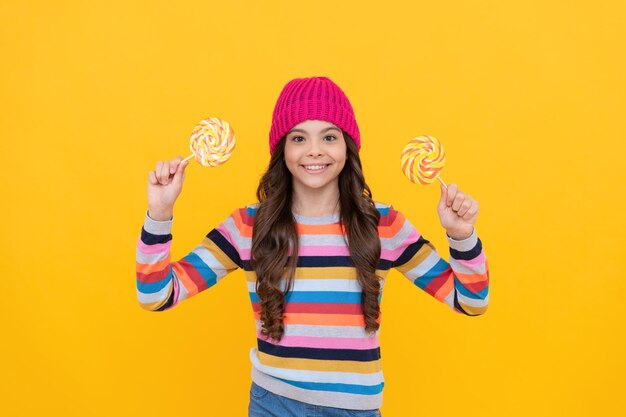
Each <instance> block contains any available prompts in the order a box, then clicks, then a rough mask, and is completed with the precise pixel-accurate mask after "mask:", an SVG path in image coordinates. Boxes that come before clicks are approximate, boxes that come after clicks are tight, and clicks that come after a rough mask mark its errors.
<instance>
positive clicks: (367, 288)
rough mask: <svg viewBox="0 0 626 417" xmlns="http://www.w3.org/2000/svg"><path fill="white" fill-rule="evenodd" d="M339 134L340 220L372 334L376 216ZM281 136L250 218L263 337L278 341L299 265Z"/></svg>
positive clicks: (355, 157)
mask: <svg viewBox="0 0 626 417" xmlns="http://www.w3.org/2000/svg"><path fill="white" fill-rule="evenodd" d="M343 136H344V138H345V141H346V157H347V158H346V164H345V166H344V168H343V169H342V171H341V173H340V174H339V203H340V218H339V221H340V224H341V225H343V231H344V240H346V237H347V241H346V244H348V247H349V250H350V257H351V259H352V262H353V264H354V266H355V267H356V270H357V275H358V278H357V279H358V282H359V284H360V285H361V288H362V295H361V308H362V310H363V315H364V320H365V331H367V332H368V333H370V334H372V333H375V332H376V331H377V330H378V328H379V327H380V324H379V323H378V322H377V321H376V320H377V319H378V317H379V314H380V305H379V303H378V297H379V295H380V279H381V278H380V277H379V276H377V275H376V269H377V267H378V263H379V260H380V240H379V237H378V222H379V220H380V213H379V211H378V209H377V208H376V206H375V204H374V200H373V199H372V192H371V191H370V188H369V187H368V185H367V184H366V183H365V178H364V177H363V169H362V166H361V159H360V158H359V153H358V149H357V147H356V144H355V143H354V142H353V140H352V138H350V136H349V135H348V134H347V133H346V132H345V131H344V132H343ZM285 137H286V136H285ZM285 137H283V138H282V139H281V140H280V142H279V143H278V145H277V146H276V148H275V150H274V152H273V154H272V156H271V158H270V162H269V166H268V168H267V170H266V172H265V173H264V174H263V176H262V177H261V180H260V181H259V186H258V188H257V192H256V196H257V199H258V200H259V206H258V208H257V211H256V214H255V216H254V227H253V231H252V252H251V256H250V258H251V259H250V266H251V267H252V268H253V269H254V271H255V273H256V277H257V280H256V287H255V288H256V293H257V296H258V297H259V304H260V308H261V322H262V324H263V325H262V329H261V334H262V335H264V336H268V335H269V336H271V338H272V339H274V340H276V341H280V340H281V339H282V336H283V334H284V325H283V313H284V307H285V296H286V294H287V293H288V292H289V291H291V290H292V288H293V280H294V275H295V269H296V266H297V262H298V233H297V229H296V221H295V218H294V216H293V213H292V211H291V205H292V198H293V189H292V176H291V172H290V171H289V169H288V168H287V165H286V164H285V161H284V159H283V156H284V152H285V143H286V140H285ZM290 245H291V247H292V250H291V252H290ZM285 275H286V277H287V281H286V282H287V289H286V291H285V292H284V293H283V291H282V288H283V285H282V282H281V280H282V279H283V278H284V276H285Z"/></svg>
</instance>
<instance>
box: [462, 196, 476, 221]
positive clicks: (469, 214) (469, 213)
mask: <svg viewBox="0 0 626 417" xmlns="http://www.w3.org/2000/svg"><path fill="white" fill-rule="evenodd" d="M477 213H478V203H477V202H476V200H474V201H473V203H472V206H471V207H470V208H469V210H467V213H465V214H464V215H463V219H464V220H471V219H472V218H474V216H476V214H477Z"/></svg>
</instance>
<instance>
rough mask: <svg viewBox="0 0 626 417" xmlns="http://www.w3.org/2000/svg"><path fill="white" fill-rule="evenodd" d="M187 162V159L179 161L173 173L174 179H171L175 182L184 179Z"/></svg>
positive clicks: (180, 182) (180, 181)
mask: <svg viewBox="0 0 626 417" xmlns="http://www.w3.org/2000/svg"><path fill="white" fill-rule="evenodd" d="M188 162H189V161H183V162H181V163H180V166H179V167H178V169H177V170H176V173H175V174H174V179H173V181H174V182H175V183H176V184H182V182H183V180H184V179H185V167H186V166H187V164H188Z"/></svg>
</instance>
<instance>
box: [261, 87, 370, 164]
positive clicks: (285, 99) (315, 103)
mask: <svg viewBox="0 0 626 417" xmlns="http://www.w3.org/2000/svg"><path fill="white" fill-rule="evenodd" d="M305 120H323V121H325V122H330V123H333V124H334V125H336V126H337V127H339V128H340V129H343V130H344V131H345V132H346V133H347V134H348V135H350V137H351V138H352V140H354V143H356V147H357V149H359V150H360V149H361V136H360V133H359V126H358V125H357V123H356V119H355V117H354V110H353V109H352V105H351V104H350V101H349V100H348V97H347V96H346V94H345V93H344V92H343V90H342V89H341V88H339V86H338V85H337V84H335V83H334V82H333V81H332V80H331V79H330V78H328V77H309V78H295V79H293V80H291V81H289V82H288V83H287V84H286V85H285V86H284V87H283V90H282V91H281V92H280V95H279V96H278V101H277V102H276V106H275V107H274V113H273V115H272V127H271V129H270V154H272V153H274V148H276V145H277V144H278V142H279V141H280V140H281V139H282V137H283V136H284V135H285V134H286V133H287V132H289V130H291V128H292V127H294V126H295V125H297V124H298V123H302V122H304V121H305Z"/></svg>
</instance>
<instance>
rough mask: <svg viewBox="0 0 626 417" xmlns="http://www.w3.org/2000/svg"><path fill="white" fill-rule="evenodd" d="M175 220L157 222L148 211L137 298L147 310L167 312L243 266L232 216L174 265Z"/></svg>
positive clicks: (140, 244) (140, 242)
mask: <svg viewBox="0 0 626 417" xmlns="http://www.w3.org/2000/svg"><path fill="white" fill-rule="evenodd" d="M173 221H174V219H173V217H172V219H170V220H165V221H157V220H154V219H152V218H150V216H148V212H147V211H146V217H145V220H144V224H143V227H142V229H141V235H140V236H139V239H138V241H137V252H136V270H137V271H136V276H137V298H138V301H139V304H140V305H141V307H143V308H144V309H146V310H150V311H163V310H168V309H170V308H172V307H174V306H175V305H177V304H178V303H179V302H181V301H183V300H185V299H187V298H190V297H192V296H194V295H196V294H198V293H200V292H202V291H204V290H206V289H208V288H210V287H212V286H213V285H215V284H217V283H218V282H219V281H220V280H221V279H222V278H224V276H226V275H227V274H228V273H229V272H232V271H234V270H235V269H237V268H238V267H241V259H240V257H239V252H238V249H237V234H238V229H237V226H236V224H235V221H234V218H233V214H231V215H229V216H228V218H227V219H226V220H224V221H223V222H222V223H221V224H220V225H219V226H218V227H216V228H214V229H213V230H211V231H210V232H209V233H208V234H207V235H206V236H205V237H204V239H203V240H202V241H201V242H200V244H199V245H198V246H196V247H195V248H194V249H193V250H192V251H191V252H189V253H188V254H187V255H186V256H184V257H183V258H182V259H180V260H178V261H175V262H171V257H170V247H171V244H172V235H171V230H172V223H173Z"/></svg>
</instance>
